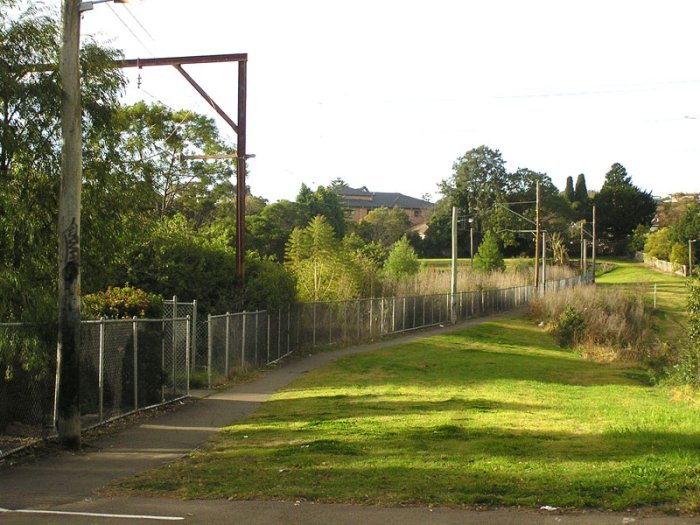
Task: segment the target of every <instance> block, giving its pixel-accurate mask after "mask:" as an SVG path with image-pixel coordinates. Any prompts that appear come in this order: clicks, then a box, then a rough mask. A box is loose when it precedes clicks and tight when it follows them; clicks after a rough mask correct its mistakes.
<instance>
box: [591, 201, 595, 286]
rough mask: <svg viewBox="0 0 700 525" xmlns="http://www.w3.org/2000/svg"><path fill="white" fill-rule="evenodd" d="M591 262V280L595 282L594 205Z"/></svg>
mask: <svg viewBox="0 0 700 525" xmlns="http://www.w3.org/2000/svg"><path fill="white" fill-rule="evenodd" d="M591 241H592V244H591V263H593V282H595V245H596V242H595V241H596V233H595V206H593V238H592V239H591Z"/></svg>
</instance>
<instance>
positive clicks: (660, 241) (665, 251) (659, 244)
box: [644, 228, 671, 261]
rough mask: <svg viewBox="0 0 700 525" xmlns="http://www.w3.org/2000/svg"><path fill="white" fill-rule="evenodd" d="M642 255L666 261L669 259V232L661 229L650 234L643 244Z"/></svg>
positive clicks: (666, 229) (667, 229)
mask: <svg viewBox="0 0 700 525" xmlns="http://www.w3.org/2000/svg"><path fill="white" fill-rule="evenodd" d="M644 253H646V254H647V255H649V256H650V257H656V258H657V259H661V260H663V261H668V260H669V259H670V257H671V230H670V229H669V228H661V229H660V230H658V231H655V232H653V233H650V234H649V235H648V236H647V240H646V242H645V243H644Z"/></svg>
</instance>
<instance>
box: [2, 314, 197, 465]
mask: <svg viewBox="0 0 700 525" xmlns="http://www.w3.org/2000/svg"><path fill="white" fill-rule="evenodd" d="M56 334H57V329H56V327H55V326H54V327H47V326H45V325H32V324H0V364H2V365H3V367H2V368H3V370H2V372H3V373H2V375H0V457H1V456H3V455H5V454H7V453H9V452H11V451H12V450H14V449H16V448H18V447H21V446H23V445H26V444H27V443H28V442H30V441H32V440H33V439H36V438H45V437H49V436H51V435H54V434H55V430H54V421H55V412H54V410H55V408H54V398H55V392H54V390H55V375H56ZM190 338H191V319H190V318H189V317H185V318H173V319H157V320H152V319H125V320H104V319H103V320H99V321H83V322H82V323H81V346H80V378H79V384H80V414H81V425H82V427H83V428H90V427H93V426H96V425H99V424H102V423H104V422H107V421H109V420H111V419H114V418H116V417H120V416H124V415H127V414H130V413H132V412H134V411H137V410H141V409H144V408H149V407H152V406H155V405H159V404H162V403H166V402H168V401H172V400H174V399H178V398H180V397H184V396H186V395H188V393H189V372H190V370H189V356H190V353H189V349H190V346H191V344H190Z"/></svg>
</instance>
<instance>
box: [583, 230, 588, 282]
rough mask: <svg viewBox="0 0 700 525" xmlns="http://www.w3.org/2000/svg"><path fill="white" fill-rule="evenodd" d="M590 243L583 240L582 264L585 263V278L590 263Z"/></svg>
mask: <svg viewBox="0 0 700 525" xmlns="http://www.w3.org/2000/svg"><path fill="white" fill-rule="evenodd" d="M587 243H588V239H585V238H584V239H583V253H582V254H581V262H582V263H583V276H584V277H585V276H586V275H587V274H588V261H586V256H587V255H588V254H587V252H588V246H586V245H587Z"/></svg>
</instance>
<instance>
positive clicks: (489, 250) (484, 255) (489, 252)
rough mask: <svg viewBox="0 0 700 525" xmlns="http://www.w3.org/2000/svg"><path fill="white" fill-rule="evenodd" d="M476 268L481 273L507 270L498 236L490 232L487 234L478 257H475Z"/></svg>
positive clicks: (478, 251)
mask: <svg viewBox="0 0 700 525" xmlns="http://www.w3.org/2000/svg"><path fill="white" fill-rule="evenodd" d="M474 268H475V269H476V270H479V271H481V272H492V271H494V270H501V271H502V270H505V269H506V265H505V262H504V261H503V254H502V253H501V250H500V248H499V247H498V241H497V240H496V236H495V235H494V234H493V233H492V232H490V231H488V232H486V234H485V235H484V239H483V240H482V241H481V244H480V245H479V249H478V250H477V252H476V255H474Z"/></svg>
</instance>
